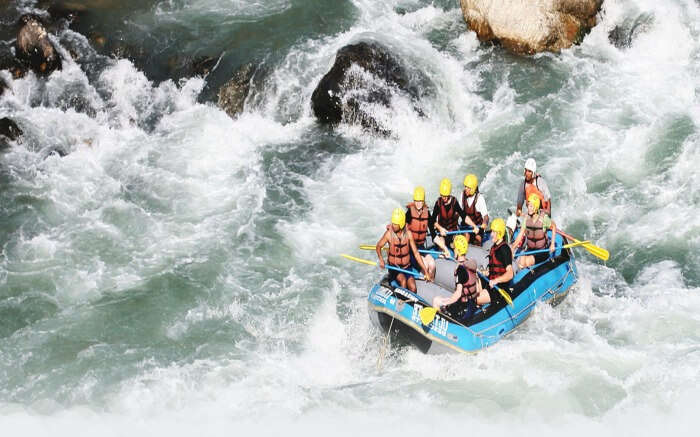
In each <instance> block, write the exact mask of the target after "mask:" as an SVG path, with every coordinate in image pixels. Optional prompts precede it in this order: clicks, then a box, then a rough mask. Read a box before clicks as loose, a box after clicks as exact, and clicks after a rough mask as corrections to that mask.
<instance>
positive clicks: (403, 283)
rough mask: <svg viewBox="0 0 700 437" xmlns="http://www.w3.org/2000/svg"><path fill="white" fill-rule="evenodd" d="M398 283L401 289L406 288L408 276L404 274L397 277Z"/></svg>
mask: <svg viewBox="0 0 700 437" xmlns="http://www.w3.org/2000/svg"><path fill="white" fill-rule="evenodd" d="M396 282H398V283H399V287H401V288H406V275H404V274H403V273H399V274H398V275H396Z"/></svg>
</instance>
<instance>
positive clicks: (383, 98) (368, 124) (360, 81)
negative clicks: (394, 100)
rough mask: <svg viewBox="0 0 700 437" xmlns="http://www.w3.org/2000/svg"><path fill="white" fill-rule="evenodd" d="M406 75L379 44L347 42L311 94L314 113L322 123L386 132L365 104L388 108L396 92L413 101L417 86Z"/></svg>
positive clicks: (417, 89) (392, 56)
mask: <svg viewBox="0 0 700 437" xmlns="http://www.w3.org/2000/svg"><path fill="white" fill-rule="evenodd" d="M409 77H410V76H409V74H408V73H407V70H406V68H405V67H404V66H403V65H402V64H401V63H400V62H399V60H398V59H397V58H396V57H394V55H392V54H391V53H390V52H389V51H388V50H387V49H386V48H385V47H383V46H381V45H379V44H378V43H375V42H360V43H358V44H352V45H347V46H345V47H343V48H341V49H340V50H338V53H337V54H336V57H335V62H334V64H333V66H332V67H331V69H330V70H329V71H328V73H326V74H325V75H324V76H323V78H322V79H321V81H320V82H319V83H318V85H317V86H316V89H315V90H314V92H313V94H312V96H311V106H312V109H313V112H314V115H315V116H316V118H317V119H318V120H319V121H320V122H321V123H324V124H330V125H336V124H338V123H341V122H346V123H359V124H360V125H362V126H363V127H365V128H369V129H371V130H374V131H378V132H380V133H388V132H387V131H386V129H385V128H384V127H382V126H381V124H380V123H378V122H377V120H375V119H374V118H373V117H372V115H371V114H369V113H367V112H366V111H365V110H364V107H365V105H366V104H380V105H383V106H385V107H388V106H389V105H390V103H391V97H392V94H393V93H394V92H396V91H398V92H402V93H405V94H407V95H408V96H410V98H411V99H412V100H413V101H414V102H415V101H417V100H419V99H420V91H419V90H420V87H418V86H416V85H415V84H413V83H411V80H410V79H409ZM417 111H418V112H419V113H421V111H420V110H419V109H417Z"/></svg>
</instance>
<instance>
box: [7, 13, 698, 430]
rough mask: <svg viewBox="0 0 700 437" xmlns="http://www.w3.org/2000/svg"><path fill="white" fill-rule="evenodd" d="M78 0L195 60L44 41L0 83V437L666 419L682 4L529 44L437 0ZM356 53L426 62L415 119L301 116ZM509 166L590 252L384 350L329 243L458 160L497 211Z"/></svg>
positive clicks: (691, 56) (688, 143) (678, 246)
mask: <svg viewBox="0 0 700 437" xmlns="http://www.w3.org/2000/svg"><path fill="white" fill-rule="evenodd" d="M10 3H12V5H13V7H16V8H17V9H18V10H19V11H26V12H31V11H35V9H34V8H36V7H37V6H38V5H37V2H35V1H30V0H21V1H13V2H10ZM87 3H90V2H87ZM94 3H98V4H99V3H100V2H94ZM104 3H106V4H107V6H105V7H106V8H107V9H106V10H105V11H104V12H101V13H100V14H98V15H97V16H98V17H101V18H98V19H96V21H95V25H96V26H100V25H103V26H105V27H108V28H119V30H120V31H121V32H123V34H124V35H127V36H128V35H131V38H132V39H133V40H142V41H145V42H142V44H143V46H144V47H146V48H147V49H148V50H152V51H154V52H155V51H157V50H160V52H163V53H180V52H181V53H186V54H190V55H198V54H202V53H204V54H206V55H210V54H212V53H214V54H215V56H218V54H220V53H223V55H222V56H221V57H220V65H219V67H218V68H217V70H216V72H215V73H212V76H211V77H210V78H202V77H194V78H189V79H186V78H182V79H179V78H178V79H175V80H168V79H167V77H165V73H164V71H163V70H162V69H161V68H160V67H159V66H162V64H157V65H156V64H148V65H145V66H143V67H142V69H139V67H138V66H136V65H135V64H134V63H132V62H130V61H129V60H126V59H110V58H107V59H101V58H100V59H101V60H99V62H98V61H95V63H94V64H90V63H87V64H86V63H83V64H79V63H76V62H75V61H73V60H71V57H70V55H68V52H67V49H66V48H65V46H67V45H70V46H71V47H82V49H81V50H82V52H81V54H82V55H83V56H86V57H88V58H90V57H95V58H96V59H98V58H99V56H98V55H97V54H96V53H95V52H94V50H93V49H92V48H91V46H90V43H89V40H88V39H87V38H86V36H84V35H81V34H79V33H77V32H74V31H72V30H70V29H62V30H60V31H59V33H58V34H56V35H55V41H57V42H58V43H59V50H62V51H63V52H62V53H63V55H64V59H65V61H64V65H63V69H62V70H61V71H57V72H54V73H53V74H52V75H51V76H49V77H48V78H37V77H36V76H35V75H33V74H29V75H27V76H25V77H24V78H22V79H16V80H13V79H11V78H10V75H9V73H8V72H7V71H3V72H0V75H2V77H3V78H4V79H5V81H6V82H8V84H9V85H10V90H9V91H6V92H5V93H4V95H3V96H2V97H0V117H11V118H13V119H14V120H17V122H18V124H19V125H20V126H21V127H22V130H23V131H24V135H23V138H22V140H21V141H19V142H14V143H12V144H11V146H10V147H9V148H7V149H5V150H3V151H2V152H1V153H0V244H1V245H2V253H1V256H0V430H2V435H8V436H9V435H20V433H21V434H22V435H37V436H38V435H47V434H48V433H49V432H51V433H52V435H59V436H63V435H66V436H74V435H94V434H95V433H97V434H98V435H106V436H111V435H114V436H118V435H127V434H134V435H143V434H146V433H155V434H157V435H175V436H179V435H183V436H184V435H192V434H193V433H201V434H202V435H222V436H223V435H234V434H239V433H242V432H246V433H256V434H261V435H280V434H283V433H291V434H292V435H297V434H302V433H310V434H313V435H325V434H329V433H330V434H331V435H343V436H344V435H357V434H358V433H359V434H370V435H379V434H390V435H401V434H407V435H426V434H428V433H429V434H430V435H435V434H439V433H442V432H447V433H451V434H452V433H465V434H471V433H487V434H489V435H493V436H507V435H512V434H513V433H514V432H517V433H522V432H524V433H525V434H526V435H534V434H538V435H543V436H560V435H562V434H566V435H591V434H592V433H594V434H596V435H611V436H612V435H616V436H617V435H631V434H638V435H658V434H661V433H663V434H675V435H695V432H696V429H697V427H698V425H700V421H699V420H698V417H697V413H696V412H695V408H696V407H695V404H696V403H697V401H698V399H699V398H700V388H699V387H700V370H698V369H700V268H699V267H698V264H699V263H700V237H699V236H698V235H700V215H699V214H698V211H700V188H699V187H700V171H698V167H699V166H700V147H699V144H700V136H699V134H700V99H699V97H698V92H699V91H700V42H699V41H700V38H699V36H700V5H699V4H698V3H697V2H696V1H693V0H666V1H663V2H659V1H655V0H605V2H604V6H603V9H602V11H601V13H600V16H599V22H598V25H597V26H596V27H595V28H593V29H592V31H591V33H590V34H589V35H587V37H586V38H585V39H584V41H583V43H582V44H581V45H580V46H576V47H574V48H572V49H569V50H564V51H563V52H562V53H560V54H550V53H546V54H539V55H535V56H532V57H520V56H514V55H510V54H508V53H507V52H505V51H504V50H503V49H501V48H499V47H495V46H491V45H485V44H480V43H479V42H478V40H477V39H476V36H475V35H474V34H473V33H471V32H468V31H467V29H466V25H465V23H464V20H463V18H462V15H461V10H460V8H459V4H458V2H457V1H447V0H442V1H424V0H388V1H370V0H339V1H333V2H316V1H312V0H274V1H264V2H263V1H255V0H193V1H181V0H167V1H166V0H162V1H161V0H158V1H154V0H150V1H141V2H131V1H126V2H123V3H119V2H112V3H111V4H110V2H104ZM321 3H324V4H321ZM325 3H327V4H325ZM639 17H642V18H643V20H642V21H643V23H644V24H643V26H641V28H640V29H641V30H639V31H638V32H634V35H633V38H631V39H630V43H629V44H628V47H618V46H616V45H614V44H613V42H612V41H611V39H610V38H609V34H610V33H611V32H612V31H613V29H614V28H615V27H616V26H623V27H624V26H627V27H628V28H629V23H634V22H636V21H635V20H639ZM100 20H102V21H100ZM115 23H116V24H115ZM110 26H111V27H110ZM139 32H141V33H139ZM144 35H145V36H144ZM61 41H63V42H64V44H63V45H61V44H60V43H61ZM359 41H377V42H379V43H381V44H382V45H384V46H386V47H389V48H390V49H391V51H392V53H394V54H395V55H396V56H398V57H400V58H401V59H402V60H403V62H406V63H407V64H410V65H411V66H412V68H415V69H417V70H419V71H422V72H423V73H424V74H425V75H426V77H427V78H429V82H430V83H429V84H428V86H430V90H429V92H426V93H425V94H424V96H423V101H422V102H421V104H422V107H423V108H424V115H421V114H418V113H416V111H414V110H413V107H412V105H411V104H410V102H408V101H406V100H405V99H404V98H403V97H401V95H396V96H394V98H393V99H392V101H391V105H390V107H389V108H382V107H377V108H376V110H375V111H374V112H373V115H374V116H375V117H376V118H377V119H380V120H382V122H383V123H384V125H385V126H387V127H389V128H390V130H391V132H392V135H390V136H380V135H373V134H371V133H368V132H366V131H364V130H363V129H362V128H360V127H358V126H354V125H348V124H341V125H340V126H338V127H337V128H336V129H328V128H325V127H322V126H321V125H319V124H318V123H317V121H316V119H315V118H314V116H313V113H312V111H311V105H310V99H311V94H312V92H313V90H314V88H315V86H316V84H318V82H319V80H320V78H321V77H322V76H323V75H324V74H325V73H326V72H327V71H328V69H329V68H330V67H331V65H332V64H333V61H334V58H335V53H336V52H337V51H338V49H340V48H341V47H343V46H345V45H347V44H350V43H355V42H359ZM160 52H159V53H160ZM246 62H264V63H265V65H266V68H267V70H266V71H267V74H266V78H265V80H264V82H263V83H262V84H260V85H259V87H258V89H257V92H256V93H255V95H254V98H253V97H251V98H249V99H248V101H246V107H245V110H244V112H243V113H242V114H241V115H240V116H239V117H238V118H236V119H235V120H234V119H231V118H230V117H228V116H227V115H226V114H225V113H224V112H223V111H222V110H220V109H218V108H217V107H216V106H215V105H214V104H212V103H210V102H209V101H208V100H207V99H206V98H203V97H205V96H206V95H211V93H212V90H210V89H209V88H208V86H209V83H210V82H211V80H212V79H213V78H214V77H215V76H216V75H223V76H227V75H228V76H231V74H232V72H233V70H234V68H235V67H236V66H239V65H241V64H243V63H246ZM86 65H94V68H86ZM149 65H150V67H149ZM146 68H150V70H148V71H144V69H146ZM230 73H231V74H230ZM208 80H209V82H208ZM214 92H215V91H214ZM74 96H78V97H79V98H80V102H81V105H80V107H81V108H89V109H88V110H76V109H75V108H74V107H72V106H71V105H70V104H66V102H69V101H70V99H71V98H72V97H74ZM56 150H61V151H66V152H68V154H67V155H66V156H63V157H61V156H60V154H58V153H55V151H56ZM530 157H533V158H535V159H536V160H537V163H538V172H540V173H541V174H542V175H543V176H544V177H545V178H546V180H547V181H548V183H549V186H550V188H551V190H552V197H553V199H554V208H553V209H554V214H553V215H554V220H555V221H556V222H557V224H558V225H559V226H560V227H561V228H563V229H565V230H567V231H568V232H569V233H571V234H572V235H574V236H576V237H578V238H581V239H590V240H592V241H593V242H594V243H595V244H597V245H599V246H601V247H604V248H606V249H608V250H609V251H610V253H611V257H610V260H609V261H608V262H607V263H603V262H601V261H600V260H598V259H597V258H595V257H593V256H591V255H589V254H588V253H587V252H586V251H584V250H578V251H577V252H576V253H577V261H576V262H577V266H578V269H579V272H580V278H579V282H578V284H577V285H576V287H575V288H574V289H573V290H572V291H571V293H569V296H568V297H567V298H566V299H565V300H564V302H563V303H562V304H560V305H559V306H557V307H554V308H552V307H550V306H547V305H542V306H538V307H537V309H536V311H535V312H534V314H533V316H532V317H530V319H529V320H528V321H527V322H526V323H525V324H523V325H522V326H521V327H520V328H519V329H518V330H517V331H516V332H515V333H513V334H512V335H510V336H508V337H506V338H504V339H503V340H501V341H500V342H499V343H497V344H496V345H495V346H493V347H492V348H489V349H488V350H485V351H483V352H480V353H478V354H473V355H449V356H426V355H423V354H422V353H420V352H419V351H418V350H416V349H414V348H412V347H410V346H405V345H403V346H402V345H396V344H394V345H390V346H388V347H387V346H386V344H385V338H384V336H383V335H382V333H381V332H379V331H377V330H376V329H375V328H374V327H373V326H372V325H371V324H370V321H369V318H368V314H367V301H366V299H367V292H368V290H369V288H370V287H371V285H372V284H373V283H375V282H376V281H377V280H378V279H379V278H380V276H381V274H382V273H381V272H380V271H379V270H377V269H376V268H372V267H369V266H365V265H361V264H355V263H350V262H349V261H345V260H343V259H341V258H340V257H339V256H338V255H339V253H353V254H356V255H359V256H365V257H367V258H370V257H372V254H371V253H360V251H359V250H358V246H359V245H360V244H363V243H374V242H375V241H376V240H377V239H378V238H379V236H380V235H381V233H382V231H383V229H384V226H385V224H386V223H387V222H388V220H389V218H390V214H391V210H392V209H393V208H395V207H397V206H403V205H405V203H406V202H407V201H408V200H409V199H410V196H411V193H412V190H413V188H414V186H416V185H423V186H425V187H426V191H427V197H428V199H429V201H430V203H431V204H432V201H434V199H435V196H436V195H437V191H438V184H439V181H440V179H441V178H443V177H449V178H451V179H452V181H453V185H454V186H455V187H458V188H459V187H461V181H462V179H463V177H464V175H465V174H466V173H475V174H477V175H478V177H479V180H480V189H481V191H482V192H483V193H484V196H485V197H486V199H487V202H488V208H489V211H490V213H491V216H492V217H496V216H501V217H503V216H505V215H506V211H507V209H508V208H512V207H513V206H514V203H515V198H516V188H517V186H518V183H519V182H520V181H521V180H522V166H523V163H524V161H525V159H527V158H530ZM6 431H8V432H6Z"/></svg>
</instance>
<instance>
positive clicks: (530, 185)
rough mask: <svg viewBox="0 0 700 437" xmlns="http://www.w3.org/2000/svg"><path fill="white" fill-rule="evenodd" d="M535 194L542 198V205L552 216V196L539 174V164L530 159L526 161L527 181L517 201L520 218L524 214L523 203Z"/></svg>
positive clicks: (519, 190)
mask: <svg viewBox="0 0 700 437" xmlns="http://www.w3.org/2000/svg"><path fill="white" fill-rule="evenodd" d="M532 193H535V194H537V197H539V198H540V205H541V206H542V209H543V210H544V211H545V212H546V213H547V215H548V216H550V217H551V216H552V195H551V194H550V193H549V187H548V186H547V182H545V180H544V178H543V177H542V176H540V175H539V174H537V163H536V162H535V160H534V159H532V158H529V159H528V160H527V161H525V180H524V181H523V184H522V185H521V186H520V188H519V189H518V199H517V200H516V204H515V209H516V215H517V216H518V217H519V216H520V215H521V214H522V212H523V203H525V201H526V200H527V199H529V198H530V194H532Z"/></svg>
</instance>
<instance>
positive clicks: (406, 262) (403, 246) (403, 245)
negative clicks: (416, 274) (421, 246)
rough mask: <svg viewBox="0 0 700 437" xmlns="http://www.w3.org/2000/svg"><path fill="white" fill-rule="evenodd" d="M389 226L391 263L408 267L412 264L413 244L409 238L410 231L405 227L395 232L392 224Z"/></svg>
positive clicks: (404, 267)
mask: <svg viewBox="0 0 700 437" xmlns="http://www.w3.org/2000/svg"><path fill="white" fill-rule="evenodd" d="M388 228H389V256H388V258H389V260H388V261H389V264H390V265H392V266H396V267H400V268H402V269H407V268H409V267H410V266H411V256H410V252H411V245H410V244H409V240H408V232H406V228H405V227H404V228H403V230H402V231H400V232H399V233H398V234H396V232H394V230H393V229H392V227H391V225H389V226H388Z"/></svg>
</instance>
